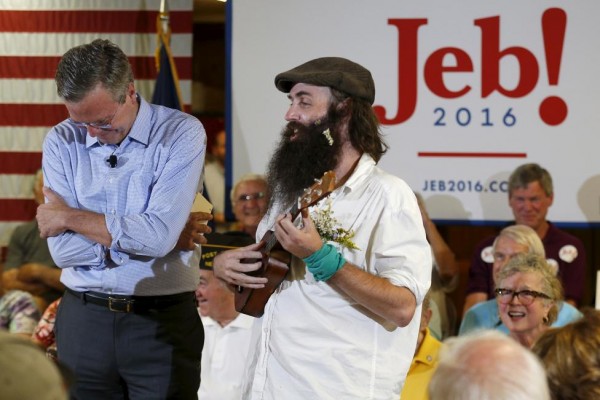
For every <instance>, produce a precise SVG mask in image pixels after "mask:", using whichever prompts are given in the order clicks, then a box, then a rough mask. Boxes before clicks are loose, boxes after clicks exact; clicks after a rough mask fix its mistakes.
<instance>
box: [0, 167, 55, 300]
mask: <svg viewBox="0 0 600 400" xmlns="http://www.w3.org/2000/svg"><path fill="white" fill-rule="evenodd" d="M43 187H44V179H43V174H42V170H41V169H40V170H38V171H37V173H36V174H35V179H34V185H33V195H34V199H35V201H36V203H37V204H43V203H44V194H43V193H42V189H43ZM2 280H3V285H4V288H5V289H6V290H23V291H26V292H29V293H30V294H31V295H33V297H34V299H35V301H36V304H37V305H38V308H39V310H40V312H42V311H44V310H45V309H46V307H47V306H48V304H50V303H51V302H53V301H54V300H56V299H57V298H59V297H60V296H61V295H62V292H63V291H64V289H65V287H64V285H63V284H62V283H61V282H60V268H58V267H57V266H56V264H55V263H54V260H52V256H51V255H50V250H49V249H48V242H47V241H46V239H44V238H41V237H40V231H39V229H38V223H37V220H35V219H34V220H33V221H31V222H28V223H25V224H23V225H20V226H17V228H16V229H15V230H14V231H13V233H12V235H11V237H10V241H9V244H8V249H7V255H6V262H5V263H4V273H3V274H2Z"/></svg>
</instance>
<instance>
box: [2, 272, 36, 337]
mask: <svg viewBox="0 0 600 400" xmlns="http://www.w3.org/2000/svg"><path fill="white" fill-rule="evenodd" d="M39 319H40V310H39V309H38V307H37V305H36V303H35V300H34V299H33V296H31V294H30V293H28V292H24V291H22V290H8V291H5V290H4V288H3V287H2V281H1V280H0V329H5V330H7V331H8V332H9V333H14V334H17V335H20V336H23V337H26V338H29V337H31V333H32V332H33V330H34V329H35V326H36V324H37V323H38V321H39Z"/></svg>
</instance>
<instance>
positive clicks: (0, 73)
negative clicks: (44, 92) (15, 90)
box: [0, 56, 192, 80]
mask: <svg viewBox="0 0 600 400" xmlns="http://www.w3.org/2000/svg"><path fill="white" fill-rule="evenodd" d="M191 59H192V58H191V57H175V58H174V60H175V65H176V66H177V72H178V73H179V78H180V79H183V80H185V79H188V80H189V79H192V63H191ZM59 61H60V56H56V57H7V56H0V78H2V79H7V78H15V79H54V74H55V73H56V66H57V65H58V62H59ZM129 62H130V63H131V67H132V68H133V75H134V76H135V78H136V79H156V76H157V75H158V73H157V71H156V59H155V58H154V56H152V57H129Z"/></svg>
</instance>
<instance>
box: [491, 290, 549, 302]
mask: <svg viewBox="0 0 600 400" xmlns="http://www.w3.org/2000/svg"><path fill="white" fill-rule="evenodd" d="M495 293H496V297H497V298H498V301H499V302H500V303H502V304H508V303H510V302H511V301H512V300H513V299H514V298H515V297H518V298H519V301H520V302H521V304H523V305H524V306H528V305H530V304H531V303H533V301H534V300H535V299H537V298H538V297H540V298H542V299H548V300H552V297H550V296H548V295H547V294H545V293H541V292H536V291H535V290H520V291H518V292H516V291H514V290H511V289H502V288H498V289H496V290H495Z"/></svg>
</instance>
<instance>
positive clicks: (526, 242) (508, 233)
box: [493, 224, 546, 257]
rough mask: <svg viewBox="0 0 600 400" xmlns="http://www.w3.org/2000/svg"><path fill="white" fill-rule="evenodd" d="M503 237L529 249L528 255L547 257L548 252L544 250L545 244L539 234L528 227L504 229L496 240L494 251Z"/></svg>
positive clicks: (516, 226)
mask: <svg viewBox="0 0 600 400" xmlns="http://www.w3.org/2000/svg"><path fill="white" fill-rule="evenodd" d="M501 237H505V238H509V239H511V240H513V241H514V242H515V243H517V244H520V245H522V246H525V247H527V253H528V254H537V255H539V256H541V257H545V256H546V251H545V250H544V244H543V243H542V240H541V239H540V237H539V236H538V234H537V233H536V232H535V231H534V230H533V229H532V228H530V227H528V226H527V225H520V224H518V225H511V226H507V227H506V228H504V229H502V231H500V234H499V235H498V236H497V237H496V239H494V245H493V247H494V250H495V249H496V244H497V243H498V240H499V239H500V238H501Z"/></svg>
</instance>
